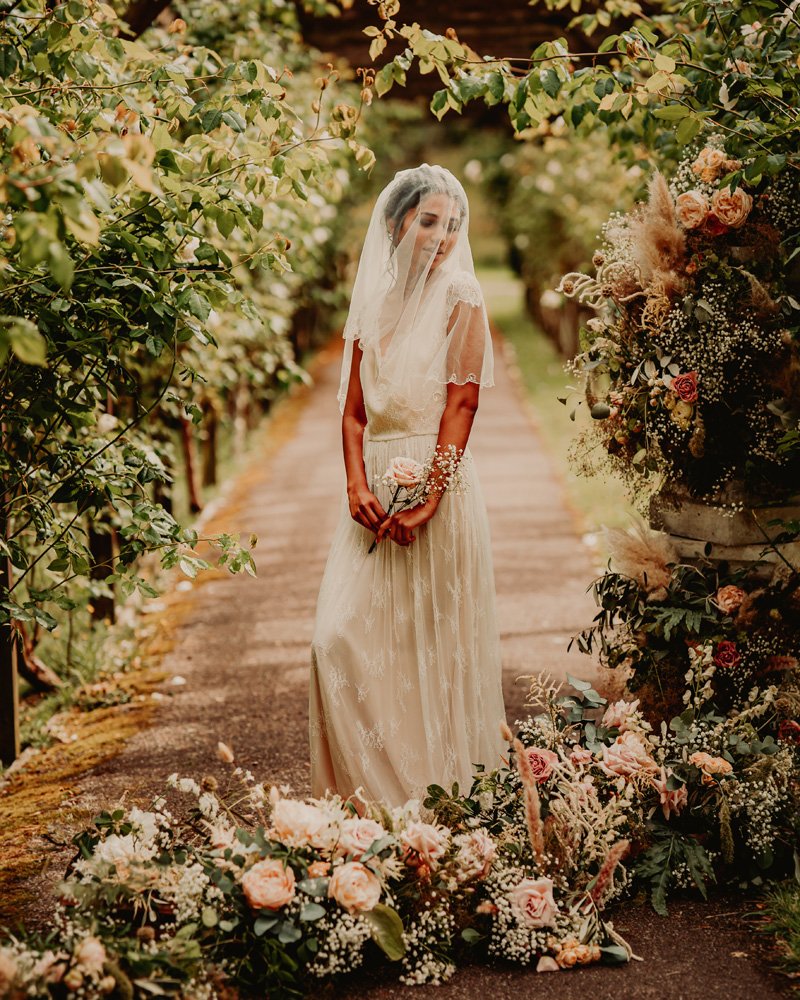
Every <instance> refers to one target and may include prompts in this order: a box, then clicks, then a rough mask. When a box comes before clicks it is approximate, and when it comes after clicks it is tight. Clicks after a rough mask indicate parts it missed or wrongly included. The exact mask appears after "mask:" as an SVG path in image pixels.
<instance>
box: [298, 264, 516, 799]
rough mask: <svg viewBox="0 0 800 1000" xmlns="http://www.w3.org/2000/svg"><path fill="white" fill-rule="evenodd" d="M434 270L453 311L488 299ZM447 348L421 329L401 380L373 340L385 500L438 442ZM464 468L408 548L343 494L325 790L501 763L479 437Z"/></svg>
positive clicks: (410, 794)
mask: <svg viewBox="0 0 800 1000" xmlns="http://www.w3.org/2000/svg"><path fill="white" fill-rule="evenodd" d="M434 280H440V281H446V282H447V288H446V310H447V314H448V315H451V314H452V311H453V309H454V308H455V307H456V306H457V305H458V303H460V302H461V303H466V304H467V305H469V306H477V305H478V304H480V306H481V308H482V297H481V292H480V287H479V286H478V284H477V282H476V280H475V278H474V276H472V275H471V274H469V273H467V272H456V273H455V274H453V273H445V274H442V275H441V276H436V278H435V279H431V287H434V286H433V284H432V282H433V281H434ZM484 315H485V313H484ZM430 328H431V327H430V326H428V329H429V330H430ZM434 328H435V326H434ZM439 347H440V344H439V343H438V340H437V338H436V337H435V336H429V337H428V339H427V342H426V341H425V340H424V339H420V340H418V342H417V343H416V346H415V348H414V350H413V351H412V352H411V353H410V355H409V357H410V358H411V359H412V360H411V361H409V362H408V363H407V365H406V367H405V368H404V380H403V384H404V386H405V389H404V390H403V389H401V388H400V386H399V385H398V384H397V383H396V382H395V383H393V382H392V380H391V379H388V380H387V379H386V378H383V377H382V375H381V366H380V357H381V354H380V352H381V346H380V344H379V343H376V342H372V343H366V344H364V343H363V342H362V349H363V351H364V354H363V358H362V362H361V370H360V374H361V384H362V389H363V394H364V402H365V408H366V412H367V428H366V432H365V444H364V464H365V469H366V474H367V482H368V483H369V484H370V488H371V489H372V490H373V492H374V493H375V494H376V495H377V497H378V499H379V500H380V502H381V504H382V505H383V507H384V509H386V508H388V505H389V502H390V500H391V493H392V491H391V490H390V489H389V488H388V487H387V486H385V485H383V484H382V483H381V476H382V475H383V473H384V472H385V470H386V468H387V466H388V465H389V463H390V461H391V460H392V459H393V458H396V457H398V456H402V457H408V458H412V459H414V460H416V461H418V462H420V463H424V462H425V461H426V460H427V459H428V458H429V457H430V455H431V454H432V453H433V450H434V447H435V445H436V440H437V433H438V429H439V421H440V418H441V415H442V412H443V409H444V406H445V401H446V385H445V384H441V385H438V386H436V387H435V388H433V389H431V387H430V382H426V381H425V380H424V377H423V376H424V372H425V371H426V369H427V367H428V366H429V364H430V361H431V357H432V356H433V355H434V354H435V353H436V351H437V350H438V349H439ZM481 349H483V347H482V346H481ZM452 380H453V381H455V379H452ZM476 381H477V379H476ZM409 386H418V387H420V386H421V387H423V389H422V391H424V392H425V393H426V396H425V398H424V399H422V400H412V399H410V398H409V396H408V387H409ZM426 386H427V388H425V387H426ZM479 418H480V417H479V416H478V419H479ZM461 472H462V477H463V480H464V484H465V489H464V491H463V492H460V493H455V492H449V491H448V492H445V493H444V495H443V497H442V500H441V502H440V504H439V507H438V509H437V511H436V513H435V514H434V516H433V518H432V519H431V520H430V521H428V522H427V523H426V524H424V525H422V526H421V527H420V528H418V529H416V536H417V537H416V540H415V541H414V542H412V543H411V544H410V545H409V546H406V547H403V546H399V545H397V544H395V543H394V542H393V541H391V540H389V539H388V538H386V539H385V540H383V541H382V542H381V543H380V544H379V545H378V547H377V549H376V550H375V551H374V552H372V553H371V554H368V550H369V547H370V545H371V544H372V542H373V540H374V537H375V536H374V535H373V534H372V532H370V531H368V530H367V529H366V528H363V527H362V526H361V525H359V524H357V523H356V522H355V521H354V520H353V519H352V518H351V516H350V512H349V508H348V503H347V498H346V497H345V498H344V499H343V501H342V507H341V514H340V519H339V523H338V526H337V528H336V532H335V535H334V540H333V544H332V547H331V550H330V555H329V557H328V561H327V565H326V568H325V572H324V576H323V580H322V585H321V589H320V593H319V600H318V606H317V619H316V628H315V634H314V640H313V644H312V670H311V692H310V743H311V761H312V792H313V794H314V795H323V794H324V793H325V791H326V790H328V789H330V790H334V791H337V792H339V793H340V794H342V795H345V796H346V795H349V794H351V793H352V792H354V791H355V790H356V789H357V788H359V787H360V786H361V787H363V789H364V791H365V793H366V795H367V796H368V797H369V798H372V799H380V800H383V801H385V802H387V803H388V804H390V805H400V804H402V803H404V802H405V801H407V800H408V799H409V798H418V797H421V796H422V795H423V793H424V791H425V788H426V787H427V786H428V785H429V784H432V783H436V784H439V785H443V786H444V787H446V788H447V789H448V790H449V788H450V786H451V785H452V783H453V782H454V781H457V782H458V784H459V787H460V788H461V790H462V791H468V790H469V787H470V784H471V780H472V774H473V765H475V764H478V763H481V764H484V765H485V766H486V767H487V768H491V767H494V766H497V765H498V764H499V763H500V754H501V752H502V751H503V749H504V746H505V744H504V743H503V741H502V738H501V736H500V723H501V721H502V720H504V718H505V713H504V707H503V696H502V688H501V668H500V643H499V636H498V629H497V621H496V617H495V591H494V574H493V567H492V555H491V548H490V536H489V525H488V520H487V515H486V508H485V504H484V499H483V495H482V492H481V487H480V483H479V481H478V476H477V472H476V470H475V466H474V462H473V458H472V455H471V453H470V451H469V448H466V449H465V452H464V455H463V458H462V461H461Z"/></svg>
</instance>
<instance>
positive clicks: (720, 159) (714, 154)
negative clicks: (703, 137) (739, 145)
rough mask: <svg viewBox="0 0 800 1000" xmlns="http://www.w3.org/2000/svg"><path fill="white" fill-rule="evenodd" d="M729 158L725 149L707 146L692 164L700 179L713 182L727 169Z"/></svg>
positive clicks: (709, 182)
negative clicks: (726, 163)
mask: <svg viewBox="0 0 800 1000" xmlns="http://www.w3.org/2000/svg"><path fill="white" fill-rule="evenodd" d="M727 159H728V157H727V156H726V155H725V153H724V152H723V150H721V149H716V148H715V147H714V146H706V148H705V149H703V150H701V151H700V155H699V156H698V157H697V159H696V160H695V161H694V163H693V164H692V170H693V171H694V172H695V173H696V174H699V175H700V179H701V180H702V181H705V182H706V184H711V183H712V181H715V180H716V179H717V177H719V175H720V173H721V172H722V171H723V170H724V169H725V161H726V160H727Z"/></svg>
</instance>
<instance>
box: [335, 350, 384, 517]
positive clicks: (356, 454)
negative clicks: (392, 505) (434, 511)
mask: <svg viewBox="0 0 800 1000" xmlns="http://www.w3.org/2000/svg"><path fill="white" fill-rule="evenodd" d="M363 356H364V355H363V352H362V350H361V347H360V346H359V344H358V343H355V344H353V361H352V364H351V365H350V380H349V382H348V383H347V398H346V399H345V403H344V413H343V414H342V450H343V451H344V468H345V473H346V475H347V500H348V503H349V505H350V516H351V517H352V518H353V520H354V521H357V522H358V523H359V524H360V525H362V526H363V527H365V528H368V529H369V530H370V531H377V530H378V528H379V526H380V524H381V522H382V521H384V520H385V518H386V511H385V510H384V509H383V507H382V506H381V503H380V501H379V500H378V498H377V497H376V496H375V494H374V493H373V492H372V490H370V488H369V484H368V483H367V473H366V470H365V469H364V428H365V427H366V426H367V411H366V409H365V408H364V392H363V390H362V388H361V359H362V357H363Z"/></svg>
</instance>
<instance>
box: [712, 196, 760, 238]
mask: <svg viewBox="0 0 800 1000" xmlns="http://www.w3.org/2000/svg"><path fill="white" fill-rule="evenodd" d="M752 207H753V199H752V198H751V196H750V195H749V194H748V193H747V192H746V191H745V190H744V189H743V188H740V187H738V188H736V190H735V191H731V189H730V188H721V189H720V190H719V191H715V192H714V194H713V195H712V196H711V211H712V212H713V213H714V215H715V216H716V217H717V218H718V219H719V221H720V222H721V223H722V224H723V225H724V226H728V227H729V228H731V229H738V228H739V227H740V226H743V225H744V224H745V222H746V221H747V216H748V215H749V214H750V211H751V209H752Z"/></svg>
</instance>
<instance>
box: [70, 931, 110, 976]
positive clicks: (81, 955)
mask: <svg viewBox="0 0 800 1000" xmlns="http://www.w3.org/2000/svg"><path fill="white" fill-rule="evenodd" d="M75 960H76V961H77V963H78V965H80V966H81V967H82V968H83V969H84V970H85V971H86V972H89V973H92V972H102V971H103V963H104V962H105V960H106V949H105V948H104V946H103V942H102V941H101V940H100V938H96V937H92V936H89V937H86V938H84V939H83V941H81V943H80V944H79V945H78V949H77V951H76V952H75Z"/></svg>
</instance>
